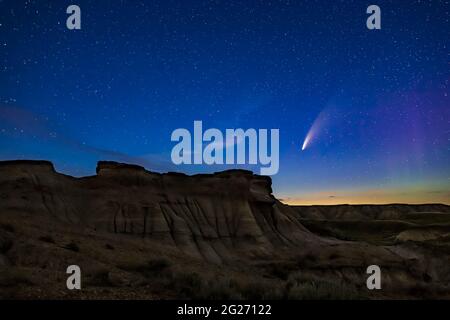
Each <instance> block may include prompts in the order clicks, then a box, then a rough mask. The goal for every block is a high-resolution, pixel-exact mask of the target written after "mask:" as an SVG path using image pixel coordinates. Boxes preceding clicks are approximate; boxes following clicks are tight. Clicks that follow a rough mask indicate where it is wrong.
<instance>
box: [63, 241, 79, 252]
mask: <svg viewBox="0 0 450 320" xmlns="http://www.w3.org/2000/svg"><path fill="white" fill-rule="evenodd" d="M64 248H65V249H67V250H71V251H74V252H79V251H80V247H79V246H78V245H77V244H76V243H75V242H73V241H72V242H70V243H68V244H66V245H65V246H64Z"/></svg>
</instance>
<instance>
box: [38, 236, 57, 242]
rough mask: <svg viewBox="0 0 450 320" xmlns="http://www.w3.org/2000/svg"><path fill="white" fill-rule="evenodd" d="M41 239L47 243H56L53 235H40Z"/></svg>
mask: <svg viewBox="0 0 450 320" xmlns="http://www.w3.org/2000/svg"><path fill="white" fill-rule="evenodd" d="M39 240H40V241H42V242H47V243H55V240H54V239H53V238H52V237H51V236H42V237H39Z"/></svg>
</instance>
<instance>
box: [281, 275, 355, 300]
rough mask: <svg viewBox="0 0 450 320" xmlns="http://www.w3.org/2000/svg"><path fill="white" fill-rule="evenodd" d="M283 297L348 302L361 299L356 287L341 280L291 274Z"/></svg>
mask: <svg viewBox="0 0 450 320" xmlns="http://www.w3.org/2000/svg"><path fill="white" fill-rule="evenodd" d="M285 297H286V298H287V299H292V300H342V299H345V300H349V299H352V300H353V299H361V298H363V297H362V296H361V294H360V293H359V292H358V290H357V289H356V287H354V286H352V285H349V284H347V283H345V282H344V281H341V280H335V279H327V278H317V277H314V276H309V277H308V276H307V275H304V274H301V273H296V274H293V275H292V276H291V277H290V279H289V281H288V282H287V284H286V288H285Z"/></svg>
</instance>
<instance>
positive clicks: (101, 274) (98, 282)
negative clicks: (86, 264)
mask: <svg viewBox="0 0 450 320" xmlns="http://www.w3.org/2000/svg"><path fill="white" fill-rule="evenodd" d="M88 284H89V285H92V286H97V287H112V286H115V285H114V283H112V282H111V279H110V277H109V271H108V270H106V269H102V270H98V271H96V272H94V273H93V275H92V277H91V278H90V279H89V281H88Z"/></svg>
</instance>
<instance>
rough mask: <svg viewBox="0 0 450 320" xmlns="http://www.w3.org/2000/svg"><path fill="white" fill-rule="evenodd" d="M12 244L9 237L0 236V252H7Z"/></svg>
mask: <svg viewBox="0 0 450 320" xmlns="http://www.w3.org/2000/svg"><path fill="white" fill-rule="evenodd" d="M12 246H13V241H12V240H11V239H9V238H6V237H3V236H0V253H2V254H4V253H7V252H8V251H9V250H10V249H11V248H12Z"/></svg>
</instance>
